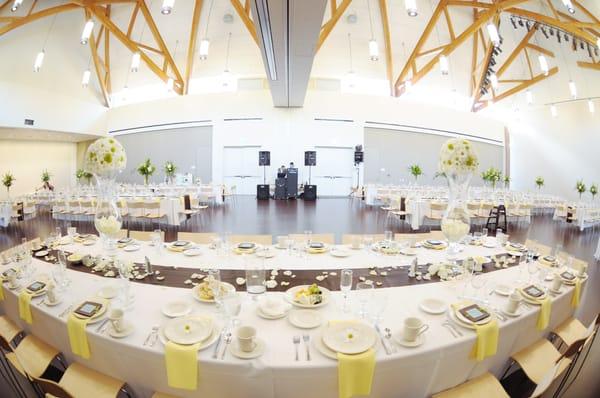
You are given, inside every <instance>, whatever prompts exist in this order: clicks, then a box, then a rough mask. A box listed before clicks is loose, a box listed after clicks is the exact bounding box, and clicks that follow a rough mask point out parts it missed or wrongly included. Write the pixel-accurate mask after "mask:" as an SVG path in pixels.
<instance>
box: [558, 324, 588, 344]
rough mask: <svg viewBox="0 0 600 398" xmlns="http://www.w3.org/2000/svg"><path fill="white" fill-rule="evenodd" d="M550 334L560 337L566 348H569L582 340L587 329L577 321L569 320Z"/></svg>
mask: <svg viewBox="0 0 600 398" xmlns="http://www.w3.org/2000/svg"><path fill="white" fill-rule="evenodd" d="M552 332H553V333H554V334H555V335H557V336H558V337H560V338H561V340H562V341H564V342H565V344H566V345H567V346H570V345H571V344H573V343H574V342H575V341H577V340H579V339H582V338H584V337H585V336H586V334H587V329H586V327H585V326H583V324H582V323H581V322H580V321H579V320H578V319H575V318H569V319H567V320H566V321H564V322H563V323H561V324H560V325H559V326H558V327H557V328H556V329H554V330H553V331H552Z"/></svg>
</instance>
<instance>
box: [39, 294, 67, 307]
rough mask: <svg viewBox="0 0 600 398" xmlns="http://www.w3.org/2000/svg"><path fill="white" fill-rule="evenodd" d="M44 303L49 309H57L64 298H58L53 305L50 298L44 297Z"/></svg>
mask: <svg viewBox="0 0 600 398" xmlns="http://www.w3.org/2000/svg"><path fill="white" fill-rule="evenodd" d="M42 303H44V305H45V306H47V307H55V306H57V305H59V304H60V303H62V298H61V297H57V298H56V301H55V302H53V303H51V302H50V300H48V297H47V296H46V297H44V300H42Z"/></svg>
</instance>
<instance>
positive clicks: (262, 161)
mask: <svg viewBox="0 0 600 398" xmlns="http://www.w3.org/2000/svg"><path fill="white" fill-rule="evenodd" d="M258 165H259V166H270V165H271V152H269V151H258Z"/></svg>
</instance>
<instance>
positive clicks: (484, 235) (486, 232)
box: [481, 228, 488, 239]
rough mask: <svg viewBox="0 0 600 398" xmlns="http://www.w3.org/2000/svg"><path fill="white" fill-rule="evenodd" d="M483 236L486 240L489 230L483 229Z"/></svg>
mask: <svg viewBox="0 0 600 398" xmlns="http://www.w3.org/2000/svg"><path fill="white" fill-rule="evenodd" d="M481 236H483V238H484V239H485V238H487V237H488V229H487V228H482V229H481Z"/></svg>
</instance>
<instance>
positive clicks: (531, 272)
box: [527, 261, 538, 283]
mask: <svg viewBox="0 0 600 398" xmlns="http://www.w3.org/2000/svg"><path fill="white" fill-rule="evenodd" d="M527 272H529V283H531V281H532V279H533V276H534V275H535V274H536V272H538V267H537V264H536V263H535V262H533V261H532V262H530V263H527Z"/></svg>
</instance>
